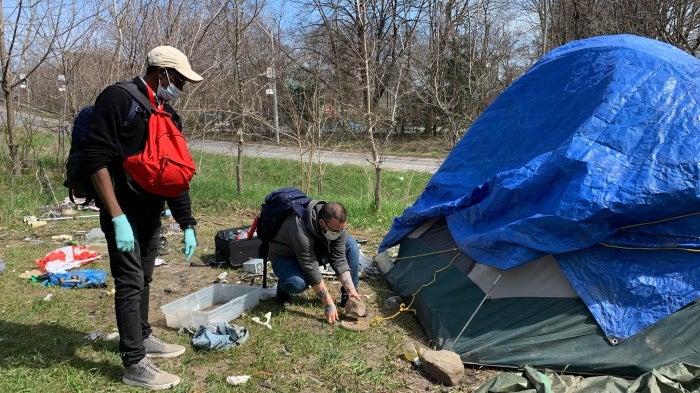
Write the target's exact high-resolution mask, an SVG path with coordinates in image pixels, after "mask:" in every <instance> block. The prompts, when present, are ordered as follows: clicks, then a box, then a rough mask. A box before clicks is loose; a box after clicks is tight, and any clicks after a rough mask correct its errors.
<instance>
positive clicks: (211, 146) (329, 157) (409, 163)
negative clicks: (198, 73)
mask: <svg viewBox="0 0 700 393" xmlns="http://www.w3.org/2000/svg"><path fill="white" fill-rule="evenodd" d="M236 146H237V145H236V143H234V142H212V141H190V150H192V151H193V152H194V151H200V150H201V151H204V152H207V153H217V154H227V155H232V156H234V155H236V154H237V148H236ZM243 154H244V155H246V156H251V157H262V158H279V159H289V160H298V159H299V151H298V150H296V149H293V148H288V147H284V146H269V145H265V146H262V145H245V146H244V149H243ZM370 159H371V155H370V154H359V153H347V152H338V151H323V152H321V161H322V162H324V163H328V164H333V165H358V166H367V167H371V166H372V165H371V164H370V163H369V161H368V160H370ZM383 159H384V163H383V165H382V168H384V169H389V170H397V171H416V172H428V173H434V172H435V171H436V170H437V169H438V168H439V167H440V165H441V164H442V160H443V159H442V158H440V159H433V158H413V157H397V156H384V158H383Z"/></svg>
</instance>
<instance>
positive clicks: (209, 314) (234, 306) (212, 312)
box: [160, 284, 260, 329]
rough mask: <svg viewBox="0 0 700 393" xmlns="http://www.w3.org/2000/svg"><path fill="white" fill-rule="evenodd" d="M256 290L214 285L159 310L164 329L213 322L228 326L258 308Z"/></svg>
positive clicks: (255, 288) (194, 327)
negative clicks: (164, 325)
mask: <svg viewBox="0 0 700 393" xmlns="http://www.w3.org/2000/svg"><path fill="white" fill-rule="evenodd" d="M259 300H260V287H253V286H246V285H234V284H214V285H212V286H209V287H206V288H204V289H201V290H199V291H197V292H195V293H192V294H189V295H187V296H185V297H183V298H180V299H178V300H175V301H173V302H171V303H168V304H166V305H163V306H161V308H160V309H161V310H162V311H163V314H165V323H166V325H168V327H171V328H179V327H186V328H191V329H196V328H198V327H199V326H201V325H206V324H208V323H213V322H229V321H231V320H233V319H236V318H238V317H239V316H241V314H243V312H244V311H247V310H250V309H252V308H253V307H255V306H257V305H258V301H259Z"/></svg>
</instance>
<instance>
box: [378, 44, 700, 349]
mask: <svg viewBox="0 0 700 393" xmlns="http://www.w3.org/2000/svg"><path fill="white" fill-rule="evenodd" d="M698 100H700V60H698V59H696V58H695V57H692V56H690V55H689V54H687V53H685V52H683V51H681V50H679V49H677V48H675V47H673V46H671V45H668V44H665V43H662V42H659V41H655V40H651V39H647V38H641V37H637V36H632V35H616V36H601V37H595V38H590V39H585V40H580V41H575V42H571V43H568V44H566V45H564V46H561V47H559V48H556V49H554V50H552V51H551V52H550V53H548V54H547V55H546V56H544V57H543V58H542V59H541V60H540V61H538V62H537V63H536V64H535V65H534V66H533V67H532V68H531V69H530V70H529V71H527V72H526V73H525V74H524V75H523V76H522V77H521V78H519V79H518V80H517V81H516V82H514V83H513V84H512V85H511V86H509V87H508V88H507V89H506V90H505V91H504V92H503V93H502V94H501V95H500V96H499V97H498V98H497V99H496V100H495V101H494V102H493V103H492V104H491V105H490V106H489V107H488V108H487V109H486V111H485V112H484V113H483V114H482V115H481V116H480V117H479V118H478V119H477V120H476V122H475V123H474V124H473V125H472V127H471V128H470V129H469V130H468V132H467V133H466V135H465V136H464V137H463V138H462V139H461V140H460V142H459V143H458V144H457V146H455V148H454V149H453V151H452V152H451V153H450V154H449V155H448V157H447V158H446V159H445V161H444V163H443V164H442V166H441V167H440V168H439V169H438V171H437V172H436V173H435V175H434V176H433V177H432V179H431V180H430V182H429V183H428V185H427V186H426V189H425V191H424V192H423V194H422V195H421V196H420V197H419V198H418V200H417V201H416V202H415V203H414V204H413V205H412V206H411V207H409V208H407V209H406V210H405V211H404V212H403V215H402V216H401V217H398V218H396V219H395V220H394V223H393V225H392V228H391V230H390V231H389V232H388V233H387V235H386V236H385V237H384V239H383V241H382V243H381V245H380V246H379V251H380V252H382V251H384V250H386V249H388V248H390V247H392V246H394V245H397V244H399V243H401V242H402V241H403V240H404V239H405V238H406V236H407V235H409V234H410V233H411V232H412V231H414V230H415V229H416V228H419V227H420V226H421V225H422V224H424V223H425V222H426V221H427V220H430V219H444V220H445V221H446V224H447V228H448V229H449V234H450V235H451V236H452V238H453V240H454V243H455V244H456V246H457V247H458V248H459V250H460V251H461V252H462V253H464V254H465V255H466V256H468V257H469V258H471V259H473V260H474V261H476V262H478V263H480V264H484V265H486V266H490V267H493V268H495V269H502V270H509V269H514V268H517V267H519V266H522V265H524V264H527V263H529V262H531V261H533V260H537V259H538V258H541V257H544V256H547V255H552V256H553V257H554V259H555V260H556V262H557V264H558V265H559V267H560V268H561V270H562V271H563V272H564V274H565V276H566V278H568V280H569V282H570V283H571V285H572V286H573V288H574V289H575V291H576V293H578V295H579V296H580V298H581V300H582V301H583V302H584V303H585V305H586V306H587V308H588V310H589V311H590V313H591V314H592V316H593V317H594V318H595V321H596V322H597V324H598V325H599V326H600V328H601V329H602V331H603V332H604V334H605V336H606V337H607V338H608V340H610V341H611V342H614V343H619V342H621V341H623V340H625V339H628V338H630V337H632V336H634V335H635V334H637V333H638V332H640V331H641V330H643V329H646V328H648V327H650V326H652V325H654V324H655V323H657V322H659V321H661V320H662V319H664V318H666V317H667V316H669V315H671V314H673V313H674V312H676V311H678V310H680V309H681V308H683V307H686V306H688V305H689V304H690V303H692V302H693V301H694V300H695V299H697V298H698V297H700V254H698V252H699V251H700V188H698V184H700V105H699V102H698ZM404 257H407V256H404ZM398 265H399V263H397V266H398ZM390 284H392V285H394V286H395V287H396V286H400V283H397V282H394V283H392V282H390ZM436 285H439V283H437V284H436Z"/></svg>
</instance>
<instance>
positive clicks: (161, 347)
mask: <svg viewBox="0 0 700 393" xmlns="http://www.w3.org/2000/svg"><path fill="white" fill-rule="evenodd" d="M143 346H144V348H146V356H148V357H149V358H174V357H175V356H180V355H182V354H183V353H185V347H183V346H182V345H178V344H168V343H164V342H162V341H160V340H159V339H157V338H156V336H154V335H152V334H151V335H150V336H148V337H147V338H146V339H145V340H143Z"/></svg>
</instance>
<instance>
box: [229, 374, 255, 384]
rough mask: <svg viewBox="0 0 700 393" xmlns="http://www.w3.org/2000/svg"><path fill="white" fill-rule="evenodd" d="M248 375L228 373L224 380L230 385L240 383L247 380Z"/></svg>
mask: <svg viewBox="0 0 700 393" xmlns="http://www.w3.org/2000/svg"><path fill="white" fill-rule="evenodd" d="M249 379H250V375H229V376H228V377H226V382H228V383H229V384H231V385H234V386H235V385H240V384H244V383H246V382H248V380H249Z"/></svg>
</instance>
